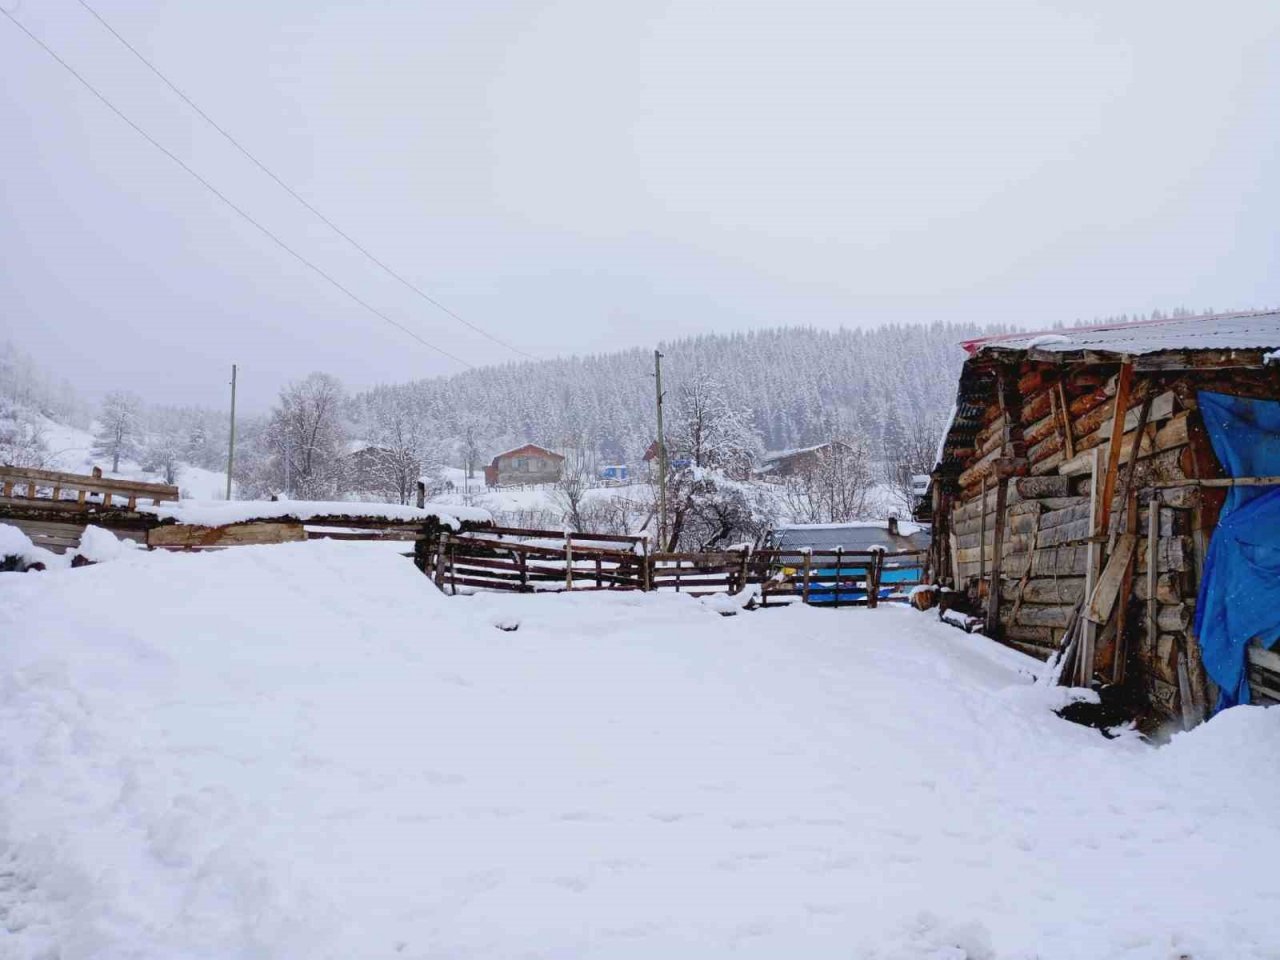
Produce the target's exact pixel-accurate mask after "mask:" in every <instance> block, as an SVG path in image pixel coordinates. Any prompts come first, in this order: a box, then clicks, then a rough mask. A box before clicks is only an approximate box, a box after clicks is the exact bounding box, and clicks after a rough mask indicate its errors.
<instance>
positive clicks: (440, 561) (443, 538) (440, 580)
mask: <svg viewBox="0 0 1280 960" xmlns="http://www.w3.org/2000/svg"><path fill="white" fill-rule="evenodd" d="M448 545H449V535H448V534H447V533H445V532H443V531H441V533H440V539H439V540H438V541H436V586H437V587H439V588H440V589H441V590H443V589H444V552H445V550H446V549H448Z"/></svg>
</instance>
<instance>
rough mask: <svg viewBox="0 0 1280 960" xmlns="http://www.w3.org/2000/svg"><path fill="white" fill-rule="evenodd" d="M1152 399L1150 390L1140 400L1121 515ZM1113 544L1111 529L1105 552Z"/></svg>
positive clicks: (1122, 489)
mask: <svg viewBox="0 0 1280 960" xmlns="http://www.w3.org/2000/svg"><path fill="white" fill-rule="evenodd" d="M1153 399H1154V395H1153V394H1152V392H1151V391H1147V397H1146V399H1145V400H1143V401H1142V410H1141V412H1140V413H1139V414H1138V423H1137V426H1136V428H1135V429H1134V432H1133V445H1132V448H1131V452H1130V453H1129V462H1128V464H1126V465H1125V471H1124V483H1123V484H1122V485H1121V487H1120V504H1121V506H1120V510H1121V515H1122V516H1123V513H1124V510H1125V509H1126V508H1127V507H1128V506H1129V491H1130V490H1131V489H1132V487H1133V474H1134V471H1135V470H1137V469H1138V452H1139V450H1140V449H1141V448H1142V434H1143V431H1145V430H1146V429H1147V417H1149V416H1150V415H1151V401H1152V400H1153ZM1116 530H1117V531H1118V530H1119V526H1118V525H1117V527H1116ZM1115 545H1116V532H1115V531H1113V532H1111V534H1110V539H1109V540H1108V541H1107V552H1108V553H1109V552H1110V551H1111V550H1113V549H1114V548H1115Z"/></svg>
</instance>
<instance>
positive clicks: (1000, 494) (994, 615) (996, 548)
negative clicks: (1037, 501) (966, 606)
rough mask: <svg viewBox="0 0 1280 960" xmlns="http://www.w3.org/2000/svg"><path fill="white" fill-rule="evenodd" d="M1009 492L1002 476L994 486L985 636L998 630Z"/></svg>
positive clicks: (996, 633)
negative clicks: (994, 513) (993, 531)
mask: <svg viewBox="0 0 1280 960" xmlns="http://www.w3.org/2000/svg"><path fill="white" fill-rule="evenodd" d="M1008 493H1009V478H1008V477H1007V476H1002V477H1000V479H999V480H998V481H997V486H996V527H995V533H994V540H993V542H992V550H991V586H990V588H989V589H988V591H987V636H989V637H994V636H998V635H999V632H1000V560H1001V556H1000V555H1001V554H1002V553H1003V552H1004V514H1005V500H1006V498H1007V497H1008Z"/></svg>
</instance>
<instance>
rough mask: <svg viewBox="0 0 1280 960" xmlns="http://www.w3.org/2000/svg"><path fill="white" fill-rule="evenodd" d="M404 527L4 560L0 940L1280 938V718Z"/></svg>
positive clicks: (886, 627) (1167, 959) (524, 952)
mask: <svg viewBox="0 0 1280 960" xmlns="http://www.w3.org/2000/svg"><path fill="white" fill-rule="evenodd" d="M386 547H387V545H386V544H361V543H342V542H332V541H313V542H309V543H299V544H285V545H280V546H270V547H242V548H237V549H234V550H228V551H224V552H221V553H217V554H200V555H175V554H159V553H145V552H132V551H128V552H123V553H122V554H121V555H120V556H119V557H117V558H115V559H113V560H111V561H110V562H108V563H103V564H100V565H98V566H93V567H87V568H83V569H78V570H69V569H68V570H58V571H51V572H46V573H39V574H36V573H29V574H0V637H3V642H0V729H3V730H4V736H3V738H0V840H2V842H3V852H2V853H0V858H2V859H0V955H3V956H5V957H31V958H34V957H55V956H60V957H68V958H70V957H93V958H125V957H131V958H132V957H165V958H169V957H203V958H214V957H217V958H224V957H225V958H230V957H236V958H249V957H263V958H265V957H270V958H299V960H302V958H305V960H316V958H328V957H332V958H343V960H347V958H354V957H359V958H380V957H385V958H406V957H412V958H463V957H486V958H511V957H545V958H557V960H559V958H573V957H592V958H599V957H605V958H635V960H642V958H643V960H653V958H656V957H680V958H684V957H689V958H700V960H704V958H718V957H735V958H738V957H757V958H771V960H775V958H779V957H804V958H825V957H831V958H837V957H838V958H879V960H896V958H919V960H926V958H927V960H961V958H968V960H992V958H1002V960H1032V958H1037V960H1052V958H1071V960H1076V958H1079V960H1085V958H1088V960H1096V958H1131V960H1173V958H1178V957H1191V958H1195V960H1215V958H1219V960H1241V958H1263V957H1269V958H1275V957H1276V956H1277V955H1278V954H1277V951H1278V950H1280V937H1278V936H1277V934H1276V920H1275V917H1276V907H1277V905H1280V873H1277V871H1276V869H1275V864H1276V863H1278V862H1280V817H1278V816H1277V814H1276V811H1277V810H1280V767H1278V764H1277V757H1280V711H1277V710H1265V709H1262V708H1256V707H1244V708H1238V709H1235V710H1231V711H1228V712H1227V713H1226V714H1224V715H1222V716H1220V717H1218V718H1216V719H1214V720H1213V721H1211V722H1210V723H1208V724H1207V725H1205V726H1204V727H1202V728H1200V729H1199V730H1196V731H1194V732H1192V733H1190V734H1185V735H1179V736H1177V737H1175V738H1174V741H1173V743H1172V744H1171V745H1169V746H1167V747H1163V748H1159V749H1156V748H1152V747H1150V746H1148V745H1146V744H1144V743H1143V742H1141V741H1139V740H1138V739H1137V738H1136V737H1133V736H1125V737H1122V738H1120V739H1119V740H1115V741H1108V740H1105V739H1104V738H1103V737H1102V736H1100V735H1099V734H1098V733H1097V732H1095V731H1091V730H1088V729H1085V728H1082V727H1078V726H1074V725H1072V724H1069V723H1067V722H1065V721H1063V720H1059V719H1058V718H1056V717H1055V716H1054V715H1053V714H1052V712H1051V709H1050V708H1051V707H1052V706H1053V705H1054V704H1055V703H1057V702H1059V701H1060V699H1061V698H1062V697H1063V696H1065V693H1064V692H1062V691H1059V690H1056V689H1054V688H1046V687H1040V686H1034V685H1033V684H1032V683H1031V679H1030V677H1031V672H1032V671H1033V670H1035V669H1038V665H1037V664H1036V663H1035V662H1034V661H1031V660H1028V659H1026V658H1024V657H1022V656H1021V655H1019V654H1017V653H1014V652H1012V651H1009V650H1005V649H1003V648H1000V647H997V646H995V645H993V644H991V643H989V642H988V641H985V640H983V639H981V638H979V637H973V636H968V635H966V634H964V633H962V632H961V631H958V630H954V629H951V628H948V627H945V626H942V625H939V624H938V623H937V622H936V621H935V620H933V619H932V618H931V617H928V616H925V615H922V614H918V613H915V612H913V611H910V610H906V609H901V608H888V609H886V608H881V609H878V610H842V611H830V610H814V609H805V608H800V607H792V608H788V609H784V610H773V611H761V612H756V613H742V614H739V615H737V616H734V617H721V616H720V615H718V613H717V612H716V607H717V604H715V603H701V602H699V601H697V600H693V599H691V598H689V597H688V596H686V595H677V594H664V595H654V594H650V595H643V594H613V595H610V594H580V595H559V596H537V597H529V596H494V595H477V596H473V597H459V598H448V597H445V596H443V595H441V594H439V593H438V592H436V591H435V589H434V588H433V587H432V586H431V584H430V583H429V581H428V580H427V579H426V578H424V577H423V576H421V575H420V574H419V573H417V571H416V570H414V568H413V567H412V566H411V565H410V563H409V562H408V561H407V560H404V559H403V558H401V557H399V556H397V555H396V554H395V553H394V552H393V551H391V550H388V549H386ZM500 627H501V628H505V629H499V628H500ZM511 628H518V629H514V630H513V629H511Z"/></svg>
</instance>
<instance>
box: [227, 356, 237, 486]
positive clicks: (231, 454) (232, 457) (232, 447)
mask: <svg viewBox="0 0 1280 960" xmlns="http://www.w3.org/2000/svg"><path fill="white" fill-rule="evenodd" d="M235 462H236V365H235V364H234V363H233V364H232V365H231V440H230V442H229V443H228V444H227V499H228V500H230V499H231V469H232V467H234V466H235Z"/></svg>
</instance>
